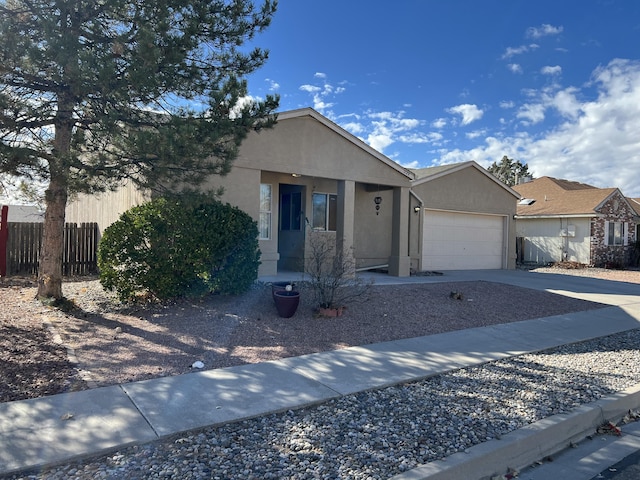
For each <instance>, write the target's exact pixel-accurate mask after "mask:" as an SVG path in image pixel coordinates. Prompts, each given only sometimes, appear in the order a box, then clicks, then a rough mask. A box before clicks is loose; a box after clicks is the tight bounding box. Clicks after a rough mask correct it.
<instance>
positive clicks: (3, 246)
mask: <svg viewBox="0 0 640 480" xmlns="http://www.w3.org/2000/svg"><path fill="white" fill-rule="evenodd" d="M8 218H9V207H8V206H7V205H3V206H2V211H1V212H0V277H6V276H7V239H8V238H9V235H8V233H9V225H8Z"/></svg>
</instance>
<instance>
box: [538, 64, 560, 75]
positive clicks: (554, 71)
mask: <svg viewBox="0 0 640 480" xmlns="http://www.w3.org/2000/svg"><path fill="white" fill-rule="evenodd" d="M540 73H542V74H543V75H559V74H561V73H562V67H561V66H560V65H554V66H553V67H552V66H549V65H547V66H546V67H542V68H541V69H540Z"/></svg>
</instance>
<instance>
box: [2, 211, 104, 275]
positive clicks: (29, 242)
mask: <svg viewBox="0 0 640 480" xmlns="http://www.w3.org/2000/svg"><path fill="white" fill-rule="evenodd" d="M42 225H43V224H42V223H19V222H8V223H6V226H7V229H6V230H7V234H6V237H7V238H6V239H5V241H4V242H3V241H2V236H0V257H4V258H5V259H6V273H4V272H0V274H2V275H3V276H4V275H7V276H9V275H36V274H37V273H38V260H39V257H40V247H41V245H42ZM3 226H4V225H3ZM97 251H98V224H97V223H81V224H80V225H78V224H75V223H67V224H66V225H65V228H64V251H63V254H62V274H63V275H65V276H74V275H90V274H95V273H96V272H97V271H98V266H97ZM3 254H4V255H3Z"/></svg>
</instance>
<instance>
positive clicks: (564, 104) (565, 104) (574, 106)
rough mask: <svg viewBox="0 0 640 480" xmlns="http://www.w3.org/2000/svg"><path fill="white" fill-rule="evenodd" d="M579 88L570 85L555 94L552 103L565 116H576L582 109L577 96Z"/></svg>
mask: <svg viewBox="0 0 640 480" xmlns="http://www.w3.org/2000/svg"><path fill="white" fill-rule="evenodd" d="M576 92H577V89H576V88H573V87H570V88H567V89H565V90H561V91H559V92H557V93H556V94H555V96H554V97H553V99H552V100H551V105H552V106H553V107H554V108H555V109H556V110H557V111H558V112H559V113H560V114H561V115H563V116H565V117H570V118H576V117H577V116H578V115H579V114H580V111H581V106H580V102H579V101H578V99H577V98H576V95H575V94H576Z"/></svg>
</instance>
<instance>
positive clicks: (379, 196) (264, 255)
mask: <svg viewBox="0 0 640 480" xmlns="http://www.w3.org/2000/svg"><path fill="white" fill-rule="evenodd" d="M463 165H464V166H463V167H459V170H456V168H455V167H451V168H452V170H451V171H450V172H449V174H443V175H441V176H435V177H433V176H432V177H433V178H431V179H430V180H429V179H426V178H418V177H417V176H416V174H415V173H414V172H412V171H410V170H407V169H405V168H403V167H401V166H400V165H399V164H397V163H396V162H394V161H392V160H391V159H389V158H388V157H386V156H384V155H383V154H381V153H380V152H378V151H376V150H374V149H373V148H371V147H370V146H368V145H367V144H365V143H364V142H363V141H361V140H360V139H358V138H357V137H355V136H354V135H352V134H350V133H349V132H347V131H346V130H344V129H342V128H341V127H339V126H338V125H336V124H335V123H333V122H332V121H330V120H329V119H327V118H326V117H324V116H322V115H320V114H319V113H318V112H316V111H315V110H313V109H310V108H305V109H300V110H294V111H289V112H283V113H279V114H278V122H277V124H276V125H275V126H274V127H273V128H271V129H264V130H262V131H260V132H257V133H256V132H254V133H251V134H250V135H249V136H248V137H247V139H246V140H245V141H244V142H243V143H242V145H241V147H240V152H239V155H238V158H237V159H236V160H235V161H234V163H233V167H232V169H231V172H230V173H229V174H228V175H226V176H224V177H219V176H214V177H212V178H211V179H210V181H208V182H207V183H206V184H205V185H204V186H203V188H211V189H216V188H218V187H223V188H224V194H223V196H222V200H223V201H226V202H229V203H231V204H232V205H236V206H238V207H239V208H241V209H242V210H244V211H245V212H247V213H248V214H249V215H251V216H252V217H253V218H254V219H255V220H256V221H257V222H258V228H259V245H260V250H261V262H262V264H261V265H260V270H259V275H260V276H264V275H274V274H276V273H277V272H278V271H299V270H301V269H302V267H303V264H304V260H305V258H306V257H307V254H308V251H309V245H308V235H307V231H308V229H310V228H312V229H313V230H314V231H315V232H317V233H318V234H320V235H325V236H327V238H328V239H329V240H330V241H335V242H336V244H337V245H338V246H339V247H340V248H342V249H343V251H345V252H352V253H353V256H354V257H355V261H356V267H357V268H358V269H362V270H365V269H374V268H377V269H384V270H387V271H388V272H389V274H390V275H395V276H407V275H409V274H410V271H411V269H412V268H413V269H415V270H421V269H424V267H426V268H435V267H434V266H433V265H435V264H432V263H430V260H429V259H430V258H431V257H430V255H431V254H432V253H433V252H432V249H433V248H436V247H435V245H433V244H431V243H429V242H426V243H425V242H424V241H423V234H424V233H425V232H427V233H428V234H429V233H430V232H431V231H432V230H433V231H437V230H438V229H440V226H437V225H434V226H433V227H431V226H430V225H431V224H430V223H429V221H425V219H427V217H428V215H427V213H425V216H424V218H423V217H422V215H420V213H421V211H422V207H425V208H426V209H429V208H433V209H435V210H433V211H447V210H449V211H457V212H463V213H482V212H480V211H479V210H478V208H479V205H480V206H481V205H483V204H482V203H480V204H479V205H478V204H477V200H478V198H484V199H486V200H487V202H486V203H485V204H484V205H490V206H493V207H495V205H494V204H493V203H492V202H495V203H497V202H501V201H505V200H506V204H505V205H503V207H502V210H501V213H500V214H499V215H502V217H501V218H502V219H503V220H501V221H503V222H504V221H505V220H504V217H505V216H506V217H508V218H512V216H513V213H515V202H516V197H517V196H516V195H515V194H514V195H510V194H509V192H508V190H509V189H508V188H507V187H505V186H504V185H502V184H500V182H498V181H497V180H495V179H494V178H493V177H492V176H491V175H490V174H488V173H487V172H486V171H484V169H482V168H481V167H478V166H477V165H475V164H472V163H469V164H463ZM472 165H473V166H472ZM482 172H484V173H482ZM456 178H457V179H459V182H461V183H459V184H458V186H455V184H456ZM474 182H477V183H474ZM412 188H413V189H414V190H415V191H416V192H420V193H415V192H412ZM456 189H458V197H459V198H456V195H455V191H456ZM476 191H478V192H481V193H478V194H477V195H476V194H474V195H470V193H471V192H476ZM436 192H439V193H436ZM496 192H497V193H496ZM420 195H423V197H424V198H425V199H428V201H429V202H431V201H432V197H433V196H435V197H440V196H442V198H439V199H437V200H434V201H433V204H432V205H429V203H428V202H426V201H425V202H424V203H423V201H422V200H421V198H422V197H420ZM496 195H497V196H496ZM145 199H146V196H145V195H144V194H142V193H141V192H136V191H135V190H134V189H133V188H123V189H120V190H119V191H118V192H114V193H110V194H104V195H102V196H99V197H98V196H80V197H79V198H78V200H77V201H76V202H74V203H72V204H70V205H69V206H68V208H67V220H68V221H72V222H88V221H95V222H98V224H99V228H100V230H101V231H103V230H104V228H106V227H107V226H108V225H110V224H111V223H113V222H114V221H115V220H117V218H118V216H119V215H120V213H122V212H123V211H125V210H127V209H128V208H130V207H132V206H134V205H136V204H139V203H141V202H143V201H144V200H145ZM447 199H449V200H451V201H452V203H451V204H450V205H449V207H447V202H448V200H447ZM445 200H446V201H445ZM430 211H431V210H425V212H430ZM489 213H491V214H494V213H495V212H494V211H493V210H492V211H491V212H489ZM429 218H430V217H429ZM509 232H510V227H508V228H506V229H504V230H503V235H507V236H508V235H510V233H509ZM449 233H450V234H451V235H454V236H455V235H457V234H456V233H454V232H453V231H450V232H449ZM468 234H469V232H465V235H468ZM492 235H493V233H492ZM474 236H475V240H476V241H482V238H481V232H473V233H472V234H471V237H474ZM491 238H492V240H491V241H494V239H496V237H495V236H493V237H491ZM511 238H512V240H513V241H510V240H509V239H507V238H505V237H504V236H503V237H501V238H500V239H499V240H495V241H496V242H498V243H499V244H500V249H501V253H500V255H501V259H502V260H501V261H500V262H497V261H495V262H493V263H492V264H491V265H492V266H491V267H489V268H513V266H514V265H515V260H513V261H512V260H511V259H510V258H509V257H510V255H511V256H513V259H515V254H511V253H509V252H510V250H509V249H510V247H509V245H511V244H513V245H515V237H513V236H512V235H511ZM440 246H442V245H440ZM468 253H469V252H468V251H467V252H466V251H465V250H464V249H463V250H459V251H457V252H455V253H454V254H453V255H450V256H448V263H447V262H446V261H445V259H444V257H443V258H441V259H440V261H439V263H438V265H439V267H438V268H440V269H459V268H487V267H480V266H476V265H475V264H474V263H473V262H472V261H471V260H472V259H474V256H473V255H469V254H468ZM465 256H466V257H467V260H469V262H466V261H464V262H463V261H461V259H462V258H464V257H465Z"/></svg>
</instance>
